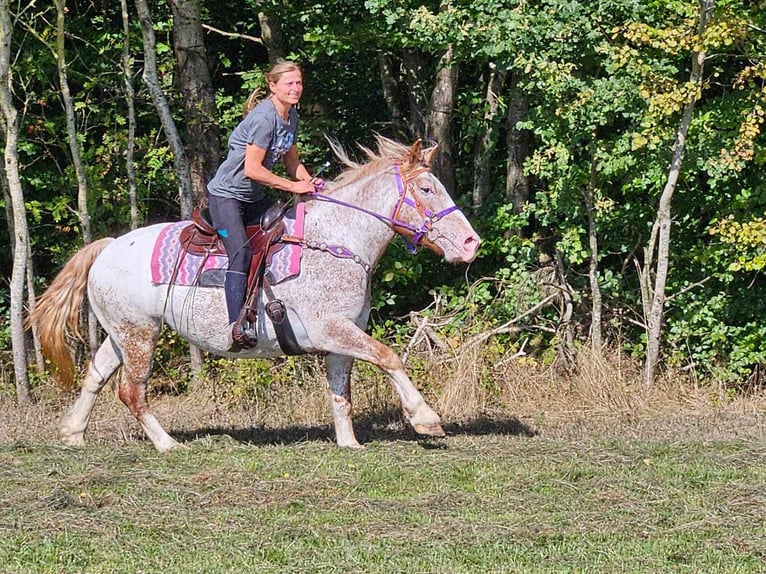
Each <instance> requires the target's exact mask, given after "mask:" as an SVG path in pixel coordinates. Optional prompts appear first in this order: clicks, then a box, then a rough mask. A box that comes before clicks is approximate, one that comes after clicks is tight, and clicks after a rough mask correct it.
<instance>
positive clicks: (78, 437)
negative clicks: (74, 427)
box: [59, 434, 85, 448]
mask: <svg viewBox="0 0 766 574" xmlns="http://www.w3.org/2000/svg"><path fill="white" fill-rule="evenodd" d="M59 439H60V440H61V442H62V443H63V444H64V446H70V447H74V448H83V447H84V446H85V436H84V435H83V434H62V435H60V436H59Z"/></svg>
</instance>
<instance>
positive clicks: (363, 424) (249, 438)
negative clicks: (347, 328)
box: [172, 409, 537, 449]
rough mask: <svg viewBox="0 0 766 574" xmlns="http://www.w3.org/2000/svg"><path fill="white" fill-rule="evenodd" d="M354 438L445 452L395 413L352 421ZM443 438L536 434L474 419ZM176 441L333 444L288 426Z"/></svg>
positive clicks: (327, 437) (316, 430) (510, 422)
mask: <svg viewBox="0 0 766 574" xmlns="http://www.w3.org/2000/svg"><path fill="white" fill-rule="evenodd" d="M354 430H355V432H356V437H357V439H358V440H359V442H361V443H362V444H365V443H370V442H376V441H378V442H394V441H409V442H413V443H419V444H420V446H422V447H423V448H426V449H434V448H446V445H445V443H444V441H442V440H441V439H434V438H431V437H424V436H421V435H418V434H417V433H415V431H414V430H412V428H411V427H410V426H409V425H408V424H407V423H406V422H405V421H404V419H403V418H402V416H401V413H400V412H399V411H396V410H393V409H392V410H389V411H385V412H377V413H369V414H366V415H361V416H359V417H355V418H354ZM444 431H445V432H446V433H447V436H448V437H450V436H460V435H463V436H482V435H506V436H508V435H510V436H521V437H533V436H535V435H536V434H537V432H536V431H535V430H534V429H533V428H532V427H530V426H529V425H527V424H525V423H524V422H522V421H520V420H519V419H517V418H516V417H510V418H509V417H505V418H491V417H487V416H481V417H477V418H475V419H472V420H468V421H465V422H462V423H448V424H445V425H444ZM172 434H173V436H174V437H175V438H176V440H179V441H181V442H189V441H193V440H196V439H199V438H202V437H205V436H207V437H216V436H227V437H230V438H232V439H233V440H235V441H237V442H241V443H247V444H251V445H254V446H266V445H272V446H273V445H287V444H298V443H303V442H309V441H312V442H315V441H320V442H329V443H334V442H335V433H334V431H333V428H332V425H291V426H285V427H278V428H273V427H251V428H226V427H208V428H200V429H197V430H190V431H184V432H176V433H172Z"/></svg>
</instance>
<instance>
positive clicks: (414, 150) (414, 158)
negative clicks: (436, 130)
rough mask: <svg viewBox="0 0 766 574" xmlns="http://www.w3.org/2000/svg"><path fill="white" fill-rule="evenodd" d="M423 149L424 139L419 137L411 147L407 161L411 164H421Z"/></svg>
mask: <svg viewBox="0 0 766 574" xmlns="http://www.w3.org/2000/svg"><path fill="white" fill-rule="evenodd" d="M422 150H423V140H420V139H418V140H417V141H416V142H415V143H414V144H412V146H411V147H410V157H409V161H408V162H407V163H409V164H411V165H420V162H421V161H423V155H422V154H423V151H422Z"/></svg>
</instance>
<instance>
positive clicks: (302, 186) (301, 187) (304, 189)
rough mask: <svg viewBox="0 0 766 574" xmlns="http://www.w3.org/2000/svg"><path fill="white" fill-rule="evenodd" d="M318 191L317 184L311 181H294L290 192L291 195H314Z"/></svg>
mask: <svg viewBox="0 0 766 574" xmlns="http://www.w3.org/2000/svg"><path fill="white" fill-rule="evenodd" d="M316 190H317V188H316V186H315V184H313V183H312V182H311V180H308V179H299V180H298V181H293V182H292V183H291V184H290V189H289V190H288V191H290V192H291V193H299V194H303V193H314V192H315V191H316Z"/></svg>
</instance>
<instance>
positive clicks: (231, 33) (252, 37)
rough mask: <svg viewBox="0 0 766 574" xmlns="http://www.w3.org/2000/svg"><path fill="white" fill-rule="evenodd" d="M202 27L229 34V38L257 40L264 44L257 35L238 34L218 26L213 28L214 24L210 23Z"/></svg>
mask: <svg viewBox="0 0 766 574" xmlns="http://www.w3.org/2000/svg"><path fill="white" fill-rule="evenodd" d="M202 27H203V28H204V29H205V30H210V31H211V32H215V33H216V34H220V35H221V36H227V37H229V38H239V39H241V40H250V41H251V42H255V43H256V44H260V45H261V46H263V39H262V38H258V37H257V36H249V35H247V34H238V33H237V32H226V31H224V30H219V29H218V28H213V27H212V26H209V25H208V24H202Z"/></svg>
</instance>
